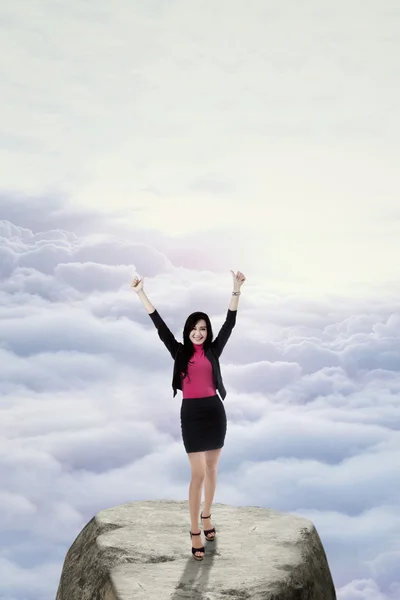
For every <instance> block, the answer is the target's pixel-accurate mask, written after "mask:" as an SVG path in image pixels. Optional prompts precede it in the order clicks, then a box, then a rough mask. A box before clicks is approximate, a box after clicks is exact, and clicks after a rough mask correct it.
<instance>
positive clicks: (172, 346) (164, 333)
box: [149, 310, 179, 360]
mask: <svg viewBox="0 0 400 600" xmlns="http://www.w3.org/2000/svg"><path fill="white" fill-rule="evenodd" d="M149 317H150V318H151V320H152V321H153V323H154V325H155V327H156V329H157V332H158V335H159V337H160V340H161V341H162V342H164V344H165V346H166V348H167V349H168V350H169V352H170V354H171V356H172V358H173V359H174V360H175V358H176V355H177V352H178V348H179V342H178V341H177V340H176V339H175V338H174V335H173V334H172V332H171V331H170V330H169V329H168V326H167V325H166V323H165V322H164V321H163V319H162V318H161V317H160V315H159V313H158V311H157V310H155V311H154V312H152V313H150V314H149Z"/></svg>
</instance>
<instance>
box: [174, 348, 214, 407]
mask: <svg viewBox="0 0 400 600" xmlns="http://www.w3.org/2000/svg"><path fill="white" fill-rule="evenodd" d="M193 346H194V354H193V356H192V358H191V359H190V362H189V364H188V374H187V376H186V377H185V378H184V379H182V392H183V397H184V398H207V397H208V396H215V395H216V390H215V385H214V378H213V372H212V365H211V363H210V361H209V360H208V358H207V357H206V356H205V354H204V348H203V344H193ZM190 363H192V364H190Z"/></svg>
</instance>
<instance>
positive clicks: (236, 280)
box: [231, 270, 246, 291]
mask: <svg viewBox="0 0 400 600" xmlns="http://www.w3.org/2000/svg"><path fill="white" fill-rule="evenodd" d="M231 273H232V277H233V287H234V289H235V290H236V291H237V290H240V288H241V287H242V285H243V284H244V282H245V281H246V277H245V276H244V275H243V273H241V272H240V271H238V272H237V273H235V272H234V271H232V270H231Z"/></svg>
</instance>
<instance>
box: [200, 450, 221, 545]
mask: <svg viewBox="0 0 400 600" xmlns="http://www.w3.org/2000/svg"><path fill="white" fill-rule="evenodd" d="M221 451H222V448H218V449H217V450H207V451H206V452H205V461H206V476H205V481H204V505H203V516H204V517H207V516H208V515H209V514H210V513H211V505H212V503H213V500H214V495H215V489H216V487H217V471H218V461H219V458H220V455H221ZM202 523H203V529H205V530H206V531H207V529H212V528H213V526H212V524H211V519H202ZM214 535H215V534H214V533H211V534H209V535H208V536H207V537H209V538H212V537H214Z"/></svg>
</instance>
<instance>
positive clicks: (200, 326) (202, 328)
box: [189, 319, 207, 344]
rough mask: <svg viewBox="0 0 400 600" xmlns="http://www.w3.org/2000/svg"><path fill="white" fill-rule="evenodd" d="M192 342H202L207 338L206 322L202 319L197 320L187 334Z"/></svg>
mask: <svg viewBox="0 0 400 600" xmlns="http://www.w3.org/2000/svg"><path fill="white" fill-rule="evenodd" d="M189 337H190V339H191V341H192V342H193V344H203V342H205V340H206V338H207V324H206V322H205V320H204V319H200V321H197V323H196V325H195V326H194V327H193V329H192V331H191V332H190V335H189Z"/></svg>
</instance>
